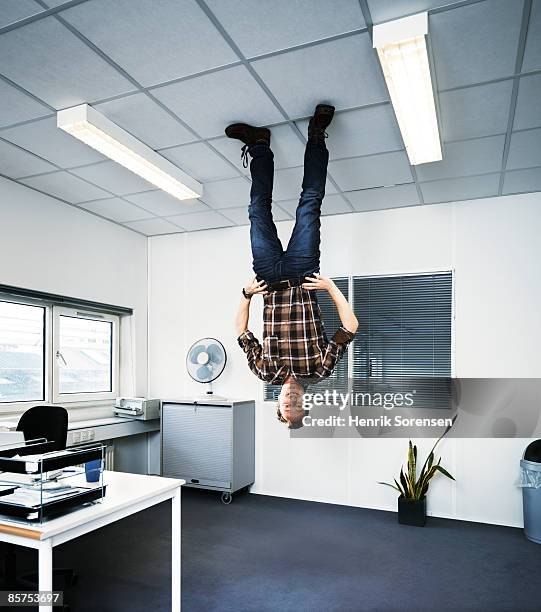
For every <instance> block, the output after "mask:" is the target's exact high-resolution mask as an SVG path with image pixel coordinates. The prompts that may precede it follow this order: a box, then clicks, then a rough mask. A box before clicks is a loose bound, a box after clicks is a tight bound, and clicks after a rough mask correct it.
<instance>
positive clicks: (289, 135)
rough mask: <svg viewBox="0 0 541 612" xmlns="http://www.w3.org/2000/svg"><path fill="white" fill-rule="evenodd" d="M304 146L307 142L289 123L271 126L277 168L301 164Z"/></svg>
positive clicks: (272, 146)
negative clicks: (303, 140)
mask: <svg viewBox="0 0 541 612" xmlns="http://www.w3.org/2000/svg"><path fill="white" fill-rule="evenodd" d="M239 144H240V143H239ZM304 148H305V144H304V143H303V142H302V140H301V139H300V138H299V136H298V134H297V133H296V132H295V130H294V128H292V127H291V126H290V125H289V124H283V125H276V126H274V127H272V128H271V149H272V152H273V153H274V169H275V170H281V169H282V168H292V167H293V166H300V165H301V164H302V163H303V160H304Z"/></svg>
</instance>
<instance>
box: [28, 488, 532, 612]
mask: <svg viewBox="0 0 541 612" xmlns="http://www.w3.org/2000/svg"><path fill="white" fill-rule="evenodd" d="M182 513H183V514H182V537H183V543H182V546H183V549H182V550H183V553H182V604H183V612H210V611H235V612H242V611H254V612H255V611H257V612H265V611H269V612H271V611H272V612H276V611H284V612H285V611H295V612H301V611H304V610H306V611H322V612H323V611H325V612H327V611H333V610H336V611H382V612H383V611H385V612H387V611H389V612H390V611H393V612H394V611H397V612H398V611H400V612H409V611H412V612H413V611H415V612H423V611H430V612H432V611H436V610H437V611H438V612H440V611H447V610H448V611H453V612H456V611H457V610H471V611H481V612H489V611H490V612H497V611H504V610H505V611H517V612H519V611H520V612H530V611H532V612H533V611H539V610H541V590H540V586H539V584H540V579H539V570H540V568H541V546H540V545H537V544H534V543H531V542H529V541H528V540H526V539H525V538H524V535H523V533H522V531H521V530H519V529H512V528H506V527H496V526H490V525H480V524H475V523H466V522H460V521H450V520H444V519H435V518H431V519H429V522H428V524H427V526H426V527H424V528H418V527H408V526H403V525H398V524H397V521H396V515H395V514H393V513H389V512H379V511H375V510H364V509H359V508H349V507H344V506H334V505H330V504H318V503H312V502H303V501H296V500H289V499H281V498H274V497H266V496H259V495H250V494H243V495H239V496H237V497H236V498H235V500H234V501H233V503H232V504H231V505H229V506H224V505H222V504H221V503H220V500H219V496H218V494H216V493H209V492H206V491H194V490H190V489H187V490H184V493H183V506H182ZM170 520H171V518H170V508H169V504H168V503H164V504H162V505H160V506H157V507H155V508H153V509H150V510H147V511H145V512H141V513H139V514H137V515H135V516H133V517H130V518H128V519H125V520H122V521H120V522H119V523H117V524H113V525H110V526H107V527H105V528H103V529H101V530H99V531H98V532H95V533H94V534H89V535H86V536H83V537H82V538H80V539H79V540H77V541H76V542H69V543H67V544H64V545H63V546H60V547H58V548H57V549H55V566H67V567H74V568H76V569H77V572H78V574H79V582H78V584H77V585H76V586H75V587H74V588H72V589H71V590H70V591H69V592H67V593H66V600H67V601H69V602H70V604H71V610H72V611H75V612H79V611H80V612H87V611H92V612H97V611H100V612H102V611H103V612H124V611H130V612H149V611H152V612H159V611H160V612H161V611H163V612H165V611H167V610H169V609H170V608H169V606H170V586H169V585H170V582H169V581H170V570H171V564H170ZM17 553H18V564H19V569H21V570H23V569H25V570H28V569H34V570H35V569H36V566H37V557H36V554H35V553H33V552H32V551H26V550H21V549H17ZM18 609H20V608H18Z"/></svg>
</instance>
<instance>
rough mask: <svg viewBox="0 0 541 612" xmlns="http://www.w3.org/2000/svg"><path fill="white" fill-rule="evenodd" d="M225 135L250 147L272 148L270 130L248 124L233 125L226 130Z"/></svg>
mask: <svg viewBox="0 0 541 612" xmlns="http://www.w3.org/2000/svg"><path fill="white" fill-rule="evenodd" d="M225 135H226V136H228V137H229V138H236V139H237V140H240V141H241V142H242V143H244V144H245V145H248V146H251V145H255V144H266V145H268V146H270V139H271V133H270V130H269V129H268V128H262V127H254V126H253V125H248V124H247V123H232V124H231V125H228V126H227V127H226V128H225Z"/></svg>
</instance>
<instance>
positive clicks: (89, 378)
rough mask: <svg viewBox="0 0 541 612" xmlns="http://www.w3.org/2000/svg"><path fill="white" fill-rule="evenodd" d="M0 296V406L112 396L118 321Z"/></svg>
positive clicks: (115, 388) (113, 317)
mask: <svg viewBox="0 0 541 612" xmlns="http://www.w3.org/2000/svg"><path fill="white" fill-rule="evenodd" d="M1 296H2V297H0V406H2V405H5V406H6V407H7V406H8V405H9V408H10V409H11V410H12V409H13V408H14V407H15V408H16V407H17V405H19V404H20V406H21V408H22V407H26V406H25V405H24V404H25V403H28V402H33V403H40V402H52V403H59V404H64V403H70V402H81V401H89V400H94V401H96V400H105V399H114V398H115V397H116V396H117V394H118V369H119V317H118V316H116V315H113V314H108V313H100V312H99V311H96V312H94V311H90V310H89V311H87V310H79V309H77V308H65V307H63V306H57V305H55V304H51V303H48V302H47V301H45V300H38V299H32V298H31V297H26V296H24V297H21V298H18V297H15V296H13V297H12V296H11V295H9V294H7V293H3V294H1ZM17 300H20V301H17ZM98 306H99V305H98Z"/></svg>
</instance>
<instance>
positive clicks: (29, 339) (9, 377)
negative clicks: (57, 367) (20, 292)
mask: <svg viewBox="0 0 541 612" xmlns="http://www.w3.org/2000/svg"><path fill="white" fill-rule="evenodd" d="M44 399H45V308H43V307H40V306H31V305H28V304H15V303H12V302H5V301H0V402H1V403H8V402H9V403H11V402H27V401H41V400H44Z"/></svg>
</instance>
